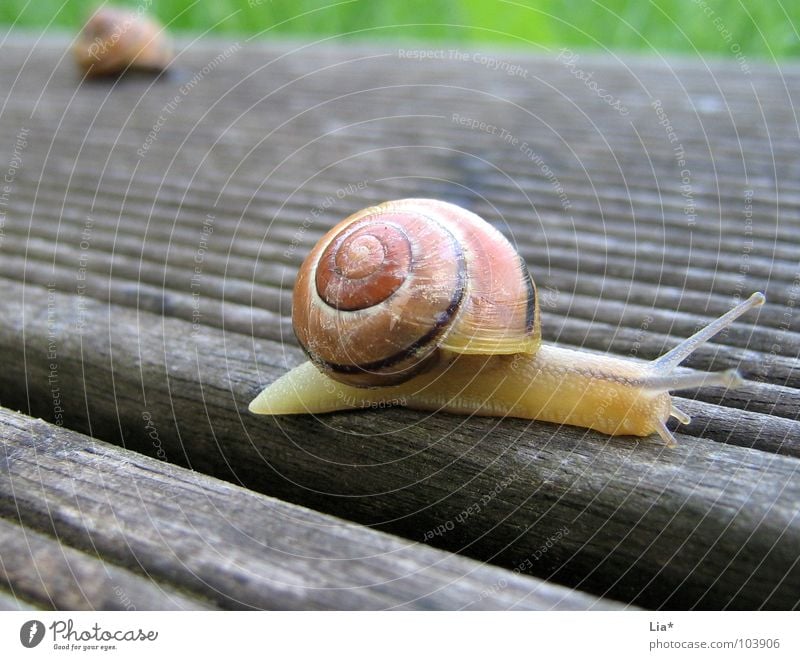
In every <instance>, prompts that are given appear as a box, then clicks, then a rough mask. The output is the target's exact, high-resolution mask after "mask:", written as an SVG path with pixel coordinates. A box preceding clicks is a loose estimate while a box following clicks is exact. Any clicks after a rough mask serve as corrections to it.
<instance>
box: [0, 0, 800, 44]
mask: <svg viewBox="0 0 800 660" xmlns="http://www.w3.org/2000/svg"><path fill="white" fill-rule="evenodd" d="M150 2H152V12H153V13H154V14H156V15H157V16H158V17H159V18H160V19H161V20H162V21H164V22H165V23H169V25H170V29H171V30H173V31H175V32H179V31H190V32H194V33H199V32H205V31H206V30H211V31H212V32H213V33H214V34H217V35H234V34H236V35H248V36H249V35H255V34H260V35H262V38H264V39H268V38H273V37H275V38H279V37H281V36H291V37H302V38H308V37H312V38H313V37H325V36H338V38H341V39H361V40H387V39H390V40H392V41H393V42H397V41H406V42H410V41H413V42H427V43H441V42H445V43H448V44H498V45H504V46H514V47H520V48H537V47H539V48H541V47H545V48H558V47H568V48H572V49H580V50H584V51H585V50H604V49H610V50H615V51H635V52H642V53H651V54H652V53H655V52H659V53H682V54H695V53H702V54H711V55H718V56H727V57H735V55H736V53H737V52H741V53H742V54H743V55H744V56H745V57H753V58H766V59H772V58H778V57H797V56H798V55H800V35H799V34H798V33H800V3H799V2H797V0H597V1H594V0H519V1H513V2H509V1H506V0H462V1H460V2H459V1H456V0H344V1H340V2H324V1H321V0H263V1H262V0H250V3H251V4H252V5H253V6H250V4H248V0H139V2H136V0H117V2H116V3H115V4H122V5H131V6H136V5H137V4H143V3H144V4H149V3H150ZM259 2H261V4H257V3H259ZM96 4H99V3H98V2H91V1H89V2H87V1H85V0H81V1H79V0H0V24H2V23H5V24H14V25H16V26H17V27H19V28H27V29H29V30H31V29H32V30H36V31H39V30H42V29H45V28H47V27H49V28H50V29H54V28H60V29H67V30H76V29H77V28H78V27H79V26H80V25H81V23H82V21H83V20H84V19H85V17H86V15H87V14H88V13H89V12H90V10H91V9H92V8H93V7H94V6H96Z"/></svg>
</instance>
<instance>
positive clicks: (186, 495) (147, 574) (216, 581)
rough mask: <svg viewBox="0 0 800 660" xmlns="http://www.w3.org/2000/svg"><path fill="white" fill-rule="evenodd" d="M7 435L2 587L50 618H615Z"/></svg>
mask: <svg viewBox="0 0 800 660" xmlns="http://www.w3.org/2000/svg"><path fill="white" fill-rule="evenodd" d="M0 438H2V440H0V447H1V448H0V452H2V453H0V457H1V458H2V468H3V469H2V470H0V496H2V497H0V514H2V515H3V516H6V517H12V518H17V519H18V521H19V522H21V523H22V524H23V525H25V528H24V530H23V528H21V527H19V525H17V524H15V523H13V522H11V521H9V520H3V519H1V518H0V582H5V583H6V584H7V585H8V586H10V587H11V588H12V589H14V591H15V592H17V593H19V594H20V595H21V596H22V597H23V598H25V599H26V600H29V601H32V602H36V603H39V604H41V605H43V606H46V607H55V608H58V609H192V610H196V609H207V608H208V607H210V606H211V607H226V608H237V609H238V608H269V609H294V608H303V609H305V608H317V609H320V608H321V609H329V608H338V609H388V608H401V609H443V608H446V609H460V608H466V609H531V608H533V609H553V608H556V609H592V608H603V609H606V608H616V607H620V605H617V604H615V603H612V602H608V601H603V600H601V599H597V598H594V597H591V596H587V595H584V594H581V593H580V592H576V591H572V590H570V589H565V588H563V587H559V586H556V585H551V584H548V583H545V582H542V581H540V580H535V579H533V578H528V577H525V576H521V575H515V574H513V573H511V572H509V571H504V570H501V569H498V568H494V567H491V566H484V565H481V564H479V563H478V562H475V561H472V560H469V559H466V558H463V557H456V556H451V555H448V554H447V553H444V552H441V551H438V550H434V549H432V548H426V547H424V546H420V545H419V544H417V543H415V542H408V541H402V540H400V539H396V538H393V537H391V536H389V535H387V534H383V533H381V532H377V531H374V530H370V529H367V528H364V527H360V526H357V525H354V524H352V523H346V522H344V521H342V520H338V519H336V518H332V517H330V516H325V515H322V514H319V513H315V512H313V511H309V510H308V509H304V508H302V507H299V506H293V505H290V504H287V503H285V502H280V501H277V500H274V499H271V498H268V497H264V496H263V495H257V494H255V493H252V492H249V491H246V490H244V489H242V488H238V487H236V486H233V485H231V484H228V483H224V482H221V481H218V480H216V479H213V478H210V477H207V476H205V475H202V474H198V473H196V472H192V471H190V470H186V469H183V468H179V467H176V466H174V465H170V464H167V463H164V462H161V461H158V460H154V459H151V458H147V457H144V456H141V455H140V454H136V453H134V452H131V451H127V450H124V449H120V448H117V447H113V446H110V445H108V444H106V443H104V442H100V441H98V440H95V439H92V438H89V437H86V436H83V435H81V434H78V433H75V432H73V431H68V430H65V429H62V428H60V427H58V426H54V425H51V424H48V423H46V422H43V421H41V420H34V419H31V418H29V417H25V416H24V415H20V414H19V413H13V412H11V411H8V410H5V409H0ZM32 530H41V532H45V533H46V534H47V536H46V535H45V534H43V533H41V532H37V531H32ZM50 535H54V536H55V539H54V538H51V537H50ZM70 546H74V547H70ZM76 548H77V549H76ZM187 592H188V593H187Z"/></svg>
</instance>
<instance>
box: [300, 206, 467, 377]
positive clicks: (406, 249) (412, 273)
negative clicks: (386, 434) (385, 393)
mask: <svg viewBox="0 0 800 660" xmlns="http://www.w3.org/2000/svg"><path fill="white" fill-rule="evenodd" d="M420 228H423V229H424V232H425V233H426V235H427V236H426V240H427V241H428V242H430V243H433V245H425V248H427V249H424V248H423V245H422V244H421V243H420V239H419V238H417V241H416V242H414V241H413V240H412V239H411V238H410V237H409V235H408V233H407V232H408V231H409V229H413V230H414V231H415V234H416V233H418V230H419V229H420ZM378 243H380V244H381V245H382V249H381V250H378V248H377V244H378ZM414 246H416V247H414ZM431 247H433V248H436V250H435V253H436V254H441V255H444V256H443V257H442V260H443V261H445V262H446V265H447V268H448V271H449V273H450V274H449V275H447V276H446V277H445V276H441V278H440V276H439V268H440V265H441V264H440V263H439V262H437V261H436V260H435V259H432V257H431V256H430V251H429V250H430V248H431ZM466 269H467V266H466V258H465V255H464V251H463V248H462V246H461V244H460V241H459V240H458V238H457V237H456V236H455V235H454V234H453V233H452V232H451V231H450V230H449V229H448V228H447V227H446V226H444V225H442V223H441V222H439V221H437V220H436V219H434V218H431V217H430V216H429V215H427V214H421V213H417V214H414V215H413V216H412V217H409V214H406V216H405V218H404V222H403V223H402V225H401V222H400V221H393V217H392V214H383V218H381V217H380V216H379V217H370V216H368V217H366V218H363V219H362V220H360V221H359V222H357V223H355V225H354V226H352V227H349V228H347V229H345V230H344V231H343V232H342V233H341V234H340V235H339V236H336V237H334V239H333V240H332V241H331V242H330V244H329V245H328V246H327V247H326V248H325V250H324V251H323V253H322V255H321V256H320V259H319V262H318V265H317V270H316V272H315V275H314V286H315V287H316V292H317V295H318V296H319V300H320V301H321V302H323V303H325V304H327V305H330V307H331V308H332V309H334V310H336V312H337V314H339V315H340V321H339V325H338V328H339V329H340V330H341V332H342V335H345V334H346V330H347V324H348V323H349V319H350V318H353V319H355V318H358V317H359V316H360V315H364V314H366V315H369V314H371V313H374V314H398V317H396V319H395V320H396V323H397V328H396V330H397V336H396V337H395V338H394V339H392V340H391V341H387V342H385V347H387V348H391V347H392V345H394V346H397V347H400V348H398V349H397V350H394V351H392V352H391V353H389V354H386V355H385V356H381V357H380V358H379V359H374V360H369V361H365V362H357V361H356V360H353V362H352V363H346V362H343V361H341V360H335V359H331V358H330V357H327V358H326V357H323V356H322V355H320V354H319V353H320V351H317V350H313V349H311V347H306V346H305V345H304V348H305V349H306V353H307V354H308V355H309V357H310V358H311V359H312V360H313V361H314V362H315V364H317V366H318V367H319V368H320V369H322V370H323V371H326V372H328V373H330V374H331V375H334V374H335V375H336V376H337V379H338V380H342V381H345V382H348V383H350V384H353V385H356V386H363V387H369V386H376V385H378V384H380V385H391V384H397V383H401V382H404V381H406V380H408V379H410V378H411V377H413V376H414V375H416V374H418V373H420V372H422V371H424V370H425V369H426V368H427V366H428V365H429V364H431V361H432V360H433V359H435V357H436V355H435V354H436V352H437V351H436V349H437V346H438V342H437V339H438V338H439V337H440V336H441V335H442V334H443V333H444V332H445V331H446V330H447V328H448V327H449V326H450V324H451V323H452V321H453V319H454V317H455V316H456V314H457V313H458V311H459V308H460V306H461V303H462V301H463V299H464V296H465V295H466V288H467V272H466ZM407 278H411V279H410V281H408V282H407V281H406V280H407ZM404 285H406V286H407V287H408V286H410V287H413V288H412V289H410V290H408V289H403V286H404ZM399 291H402V294H403V295H402V296H401V300H405V304H406V305H407V307H405V308H403V304H402V302H401V303H400V307H401V308H402V309H398V310H396V311H395V310H392V306H393V305H396V304H397V301H396V300H395V298H396V296H397V295H399V294H398V292H399ZM445 296H447V297H445ZM423 303H424V305H425V306H426V309H431V310H437V311H435V313H433V314H428V313H426V314H424V315H422V314H418V313H414V311H413V310H414V309H415V306H420V305H421V304H423ZM409 312H411V313H409ZM400 315H402V316H400ZM420 316H424V317H425V318H426V319H427V321H426V323H425V326H424V327H422V326H421V325H420V326H418V325H416V324H417V323H418V319H417V317H420ZM336 328H337V326H334V329H336ZM417 331H419V332H417ZM300 339H301V344H304V342H303V340H302V338H300ZM383 339H385V338H383ZM360 342H361V345H356V346H355V347H353V346H352V344H353V342H352V340H350V339H349V338H347V339H341V343H340V349H339V350H345V351H346V353H347V355H348V356H349V355H354V354H356V353H357V352H358V350H359V349H363V348H364V346H363V344H364V342H368V343H370V344H371V345H372V346H376V345H377V342H378V338H377V337H371V336H364V337H361V338H360ZM329 346H330V343H329ZM348 347H350V348H348ZM376 376H378V377H379V382H378V383H376V378H375V377H376Z"/></svg>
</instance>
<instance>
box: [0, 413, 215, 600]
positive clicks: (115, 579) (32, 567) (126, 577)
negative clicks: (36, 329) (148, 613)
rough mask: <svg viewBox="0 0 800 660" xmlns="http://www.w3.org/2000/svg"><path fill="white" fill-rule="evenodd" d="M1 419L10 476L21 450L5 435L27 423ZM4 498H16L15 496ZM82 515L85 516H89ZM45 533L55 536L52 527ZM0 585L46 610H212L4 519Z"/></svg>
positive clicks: (0, 521) (43, 427) (41, 426)
mask: <svg viewBox="0 0 800 660" xmlns="http://www.w3.org/2000/svg"><path fill="white" fill-rule="evenodd" d="M0 417H2V419H3V423H1V426H2V430H3V436H4V437H8V440H4V441H3V442H4V443H5V444H4V449H5V452H4V453H5V455H4V456H3V458H2V460H3V463H4V466H6V467H8V471H11V468H10V466H9V465H8V464H9V463H11V462H14V461H17V460H19V455H18V453H17V452H18V451H19V448H18V446H11V445H10V442H13V441H14V440H15V439H16V438H18V437H19V436H18V435H17V434H13V433H12V434H10V435H9V436H7V435H6V433H7V431H8V427H9V424H8V423H7V420H8V419H13V421H14V422H15V423H19V422H20V421H22V422H23V423H25V421H26V420H24V419H23V418H22V416H21V415H11V414H9V413H8V411H0ZM37 426H38V429H37V430H38V431H42V430H45V432H46V433H48V430H47V429H46V427H47V425H45V424H43V423H39V424H38V425H37ZM54 432H56V431H54V430H49V434H52V433H54ZM39 439H40V440H43V439H44V438H42V437H40V438H39ZM38 444H39V449H44V450H45V451H46V447H42V444H43V443H41V442H40V443H38ZM44 444H46V443H44ZM9 456H11V457H10V458H9ZM70 467H71V466H70V465H69V464H68V463H65V464H63V465H62V466H61V468H62V473H61V474H63V470H66V469H69V468H70ZM3 472H4V473H5V472H6V469H4V470H3ZM4 476H5V475H4ZM44 477H45V475H42V478H44ZM53 477H54V481H61V482H62V483H61V484H60V485H62V486H63V485H64V484H63V479H64V477H63V476H59V475H53ZM54 485H55V484H54ZM6 495H12V496H13V493H10V494H9V493H6ZM21 499H22V498H21ZM3 508H4V509H5V510H6V514H8V513H9V511H11V507H10V506H9V505H8V504H6V505H5V506H3ZM51 511H52V509H51ZM12 513H13V512H12ZM81 513H82V514H83V515H87V513H86V512H81ZM26 515H30V513H28V514H26ZM109 522H111V521H109ZM47 531H49V532H52V528H49V529H48V530H47ZM136 568H137V569H138V570H141V568H142V567H141V565H139V566H137V567H136ZM0 583H2V584H4V586H5V588H6V589H8V590H10V591H12V592H13V593H14V594H15V595H16V597H17V598H19V599H22V600H23V602H28V603H36V604H37V605H39V606H40V607H43V608H48V609H49V608H52V609H58V610H128V611H131V610H175V609H181V610H205V609H210V608H211V606H212V605H211V602H210V601H209V600H206V599H201V598H191V597H187V595H185V594H181V593H180V592H179V591H176V590H175V589H174V588H172V587H170V586H166V585H164V584H159V583H158V582H155V581H154V580H152V579H151V578H149V577H146V576H142V575H138V574H136V573H133V572H131V571H129V570H125V569H122V568H119V567H118V566H114V565H113V564H109V563H108V562H106V561H105V560H103V559H102V558H101V557H98V556H97V550H96V548H94V547H93V548H91V549H90V551H89V552H85V553H84V552H80V551H78V550H75V549H74V548H71V547H69V546H68V545H66V544H65V543H62V542H60V541H59V540H58V539H53V538H51V537H49V536H46V535H44V534H40V533H38V532H36V531H34V530H32V529H30V528H27V527H22V526H20V525H19V524H15V523H13V522H11V521H9V520H4V519H2V518H0ZM0 606H2V603H0Z"/></svg>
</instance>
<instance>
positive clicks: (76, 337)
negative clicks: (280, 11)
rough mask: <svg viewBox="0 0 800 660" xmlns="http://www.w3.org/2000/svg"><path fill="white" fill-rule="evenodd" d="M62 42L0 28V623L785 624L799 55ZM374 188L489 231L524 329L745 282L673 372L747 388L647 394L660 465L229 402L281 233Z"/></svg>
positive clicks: (608, 320)
mask: <svg viewBox="0 0 800 660" xmlns="http://www.w3.org/2000/svg"><path fill="white" fill-rule="evenodd" d="M66 45H67V42H66V41H65V40H61V39H56V38H54V39H52V40H50V41H46V42H41V43H38V44H37V45H36V46H35V47H32V45H31V41H30V40H27V39H25V38H23V37H18V36H13V37H11V38H9V39H8V40H7V41H6V42H5V43H4V44H3V45H2V46H0V54H2V58H0V90H3V92H2V96H0V127H2V132H1V133H0V135H2V143H0V178H2V177H5V176H8V177H9V178H10V181H9V182H8V183H7V186H8V187H7V189H5V192H3V191H4V189H3V187H2V185H0V219H2V225H0V228H1V229H2V233H0V282H1V283H2V291H3V295H2V296H0V319H2V321H0V404H2V406H4V407H5V410H2V411H0V444H2V450H0V607H13V606H18V607H56V608H117V607H122V608H124V607H125V606H126V604H129V603H133V604H134V605H135V606H136V607H139V609H144V608H167V607H175V608H219V607H256V608H258V607H262V608H263V607H266V608H308V607H325V608H367V609H376V608H394V607H418V608H443V609H448V608H451V609H457V608H462V607H469V608H493V609H496V608H512V607H524V608H573V609H574V608H579V609H581V608H589V607H608V608H612V607H619V606H621V605H620V604H622V605H624V604H628V605H629V606H637V607H645V608H680V609H683V608H712V609H722V608H753V609H757V608H762V607H763V608H780V609H788V608H796V607H798V605H799V604H800V469H799V468H800V415H799V414H798V409H799V406H800V392H798V387H800V370H799V369H798V364H800V363H798V356H799V355H800V321H798V319H797V316H798V315H800V241H799V240H798V232H800V156H798V154H800V148H799V147H800V128H799V126H800V125H799V124H798V119H797V116H796V112H795V109H794V108H795V107H796V105H797V102H798V101H800V98H798V91H797V90H798V89H800V68H798V67H796V66H782V67H781V68H777V67H775V66H773V65H769V64H758V63H750V66H749V67H748V68H747V70H746V71H745V70H742V68H741V67H740V64H738V63H736V62H724V63H712V64H711V65H709V66H706V65H705V64H703V63H700V62H698V61H694V60H690V59H675V60H672V61H662V60H656V59H641V58H635V57H628V58H624V59H618V58H615V57H611V56H605V57H599V56H593V57H590V56H584V57H581V58H578V59H577V60H575V59H574V58H572V59H571V58H570V57H568V56H565V55H564V54H559V53H549V54H541V55H537V56H521V55H519V54H502V53H499V54H498V53H494V54H493V55H492V57H494V58H495V61H496V62H500V63H501V64H502V66H500V65H497V66H494V65H490V64H489V63H488V61H485V60H484V59H483V56H484V55H485V53H484V54H481V53H478V52H477V51H476V52H472V51H466V50H463V49H462V50H459V51H457V52H455V53H454V52H451V51H449V50H447V49H445V51H444V52H443V53H441V54H440V55H437V56H435V57H433V58H427V59H420V58H419V57H418V56H416V55H414V53H413V52H411V51H410V50H409V49H402V48H400V47H399V46H396V45H374V46H369V47H368V46H364V45H349V46H341V45H339V46H333V45H329V44H318V45H312V46H303V45H300V44H289V43H284V44H263V43H259V44H256V43H247V42H246V41H244V40H242V41H241V42H240V43H233V42H215V41H211V42H208V41H206V42H197V43H192V44H190V45H188V46H187V48H186V49H185V50H183V51H182V52H181V53H180V54H179V56H178V61H177V63H176V66H175V67H174V69H173V70H172V71H171V72H170V74H169V75H165V76H162V77H160V78H157V79H154V78H152V77H146V76H127V77H124V78H121V79H119V80H115V81H97V82H88V81H81V79H80V77H79V76H78V75H77V73H76V71H75V70H74V69H73V66H72V62H71V61H69V59H68V58H66V57H65V56H64V53H65V49H66ZM513 67H516V68H513ZM581 71H583V72H589V71H591V72H592V74H593V75H592V79H593V80H595V81H597V85H598V86H599V88H602V89H603V90H605V92H607V94H610V95H611V96H612V98H611V99H609V97H608V96H606V98H601V95H599V94H598V93H597V91H596V90H595V89H594V88H592V87H591V86H589V85H587V84H586V81H584V80H581V77H580V72H581ZM511 72H513V73H511ZM610 100H614V101H618V103H617V104H616V105H615V106H613V105H612V103H610ZM481 122H482V123H481ZM408 196H420V197H435V198H440V199H445V200H448V201H452V202H456V203H459V204H461V205H463V206H466V207H468V208H470V209H471V210H473V211H475V212H477V213H478V214H480V215H482V216H483V217H484V218H486V219H488V220H489V221H491V222H492V223H493V224H495V225H496V226H497V227H498V228H499V229H500V230H501V231H503V232H504V233H505V234H506V235H507V236H508V237H509V238H510V239H511V240H512V241H513V242H514V243H515V244H516V245H517V246H518V248H519V250H520V252H521V254H522V255H523V256H524V257H525V259H526V260H527V262H528V265H529V267H530V270H531V272H532V273H533V275H534V278H535V279H536V281H537V284H538V286H539V290H540V295H541V300H542V304H543V314H542V316H543V320H542V323H543V334H544V337H545V339H546V340H547V341H553V342H558V343H561V344H563V345H567V346H575V347H583V348H584V349H586V350H593V351H602V352H610V353H615V354H619V355H623V356H629V357H635V358H644V359H649V358H654V357H657V356H658V355H659V354H661V353H663V352H665V351H666V350H667V349H668V348H669V347H671V346H673V345H674V344H675V343H676V342H677V341H678V340H679V339H680V338H682V337H685V336H687V335H688V334H691V332H692V331H693V330H694V329H696V327H697V326H698V325H700V324H704V323H706V322H708V321H710V320H711V319H712V318H714V317H716V316H719V315H720V314H721V313H723V312H724V311H726V310H727V309H728V308H729V307H731V306H732V305H733V304H734V302H735V300H736V299H737V298H738V297H744V296H745V295H747V294H749V293H750V292H751V291H755V290H762V291H765V293H766V294H767V298H768V302H767V304H766V305H765V306H764V307H763V308H762V309H761V310H760V312H759V313H758V314H755V313H754V314H751V315H748V316H747V317H745V318H743V319H741V321H739V322H737V323H736V324H735V325H734V326H733V327H732V328H731V329H730V331H728V332H727V333H725V334H724V335H722V336H721V337H720V338H718V340H717V341H715V342H714V343H713V344H710V345H708V346H706V347H704V348H703V349H701V350H700V351H698V353H697V354H696V355H695V356H693V357H692V358H691V359H690V360H689V361H688V362H687V366H690V367H694V368H699V369H712V370H718V369H724V368H729V367H738V368H739V369H740V370H741V371H742V373H743V374H744V375H745V376H746V378H747V381H746V384H745V386H744V387H742V388H740V389H737V390H735V391H727V392H726V391H723V390H720V389H718V388H704V389H700V390H697V391H693V392H683V393H681V396H680V397H678V401H679V405H680V406H681V408H683V409H685V410H686V411H687V412H689V413H690V414H691V415H692V417H693V420H694V421H693V422H692V423H691V424H690V425H688V426H686V427H680V428H679V429H677V430H676V433H677V437H678V441H679V445H678V447H677V448H674V449H666V448H664V447H662V446H661V445H659V444H658V443H657V442H655V441H651V440H639V441H637V440H635V439H632V438H609V437H605V436H602V435H599V434H597V433H594V432H590V431H586V430H583V429H576V428H571V427H559V426H556V425H551V424H546V423H541V422H526V421H522V420H498V419H472V418H467V417H456V416H452V415H445V414H436V415H427V414H422V413H417V412H411V411H407V410H403V409H392V410H377V411H358V412H349V413H336V414H331V415H326V416H321V417H319V418H316V419H314V418H312V417H292V418H280V419H265V418H256V417H253V416H252V415H250V414H249V413H248V412H247V408H246V406H247V403H248V402H249V400H250V399H251V398H252V396H253V395H254V394H255V393H257V392H258V390H259V389H260V388H261V387H262V386H264V385H265V384H266V383H269V382H271V381H272V380H274V379H275V378H277V377H278V376H279V375H280V374H282V373H284V372H285V371H286V369H287V368H289V367H291V366H293V365H295V364H298V363H299V362H300V361H301V360H302V359H303V356H302V353H301V351H300V349H299V348H298V346H297V343H296V340H295V338H294V336H293V334H292V331H291V322H290V318H289V310H290V302H291V287H292V283H293V281H294V277H295V273H296V270H297V268H298V266H299V264H300V262H301V261H302V259H303V257H304V256H305V254H306V253H307V252H308V250H309V249H310V247H311V246H312V245H313V244H314V243H315V241H316V240H317V239H318V238H319V237H320V236H321V235H322V234H323V233H324V232H325V231H326V230H327V229H328V228H329V227H330V226H332V225H333V224H334V223H335V222H337V221H338V220H340V219H341V218H343V217H345V216H346V215H348V214H350V213H352V212H353V211H356V210H358V209H360V208H362V207H364V206H367V205H369V204H372V203H377V202H381V201H384V200H388V199H395V198H400V197H408ZM15 411H21V412H20V413H17V412H15ZM29 416H30V417H29ZM34 418H42V420H44V421H37V420H36V419H34ZM59 427H62V428H59ZM186 468H190V470H187V469H186ZM429 546H434V547H429ZM33 569H35V575H36V576H37V578H31V574H32V573H31V572H32V570H33ZM65 571H66V572H68V573H69V578H64V577H63V576H64V575H65ZM59 576H61V577H59ZM120 594H122V595H120ZM126 599H127V600H126Z"/></svg>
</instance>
